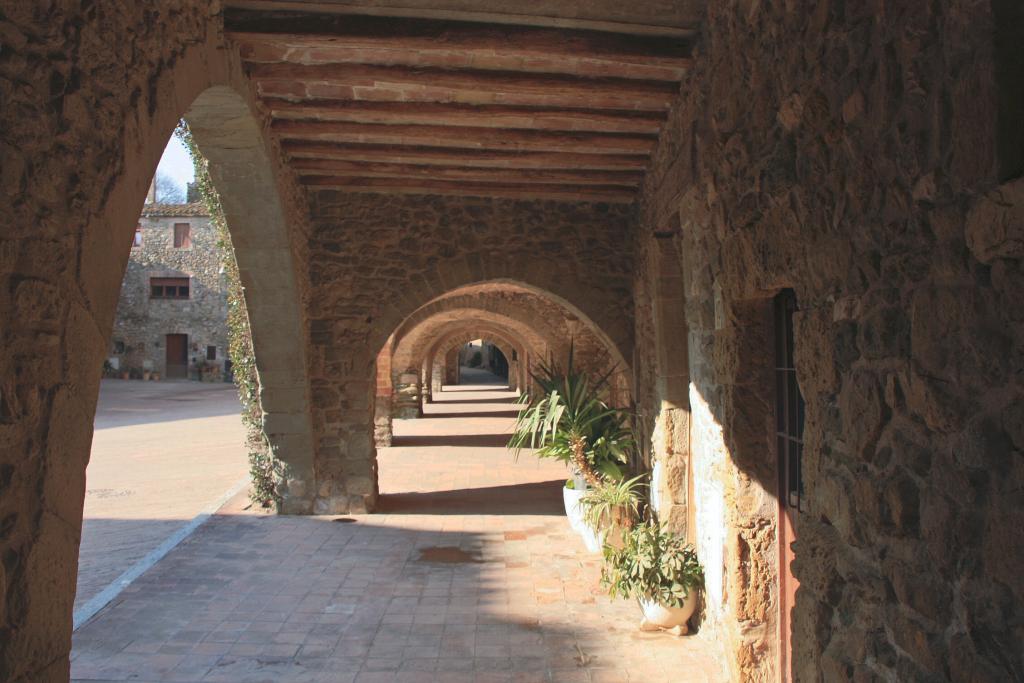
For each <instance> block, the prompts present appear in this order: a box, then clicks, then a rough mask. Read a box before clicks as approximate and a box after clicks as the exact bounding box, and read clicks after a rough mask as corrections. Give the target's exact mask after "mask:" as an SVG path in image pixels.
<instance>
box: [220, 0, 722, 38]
mask: <svg viewBox="0 0 1024 683" xmlns="http://www.w3.org/2000/svg"><path fill="white" fill-rule="evenodd" d="M705 1H706V0H683V1H682V2H680V0H674V2H671V3H668V4H666V3H655V11H653V12H652V11H647V12H644V11H643V10H644V9H645V6H644V5H640V6H636V5H632V6H626V7H623V6H621V3H605V4H610V5H613V6H614V8H607V7H606V8H603V9H602V8H599V7H597V5H598V4H599V3H594V2H590V1H588V2H586V3H584V6H583V7H581V6H580V4H581V3H578V2H572V1H570V0H554V2H543V3H539V2H536V1H534V2H531V3H529V4H527V5H525V6H517V5H510V4H509V3H507V2H485V1H474V2H473V3H470V5H469V6H471V7H472V9H469V6H467V3H466V2H465V0H454V1H449V2H441V3H439V2H437V0H428V1H426V2H424V1H422V0H421V1H413V2H409V1H404V2H397V3H394V2H387V3H381V2H379V0H366V1H363V0H326V1H323V0H321V1H317V0H302V3H301V4H298V3H296V1H295V0H226V1H225V3H224V5H225V7H226V8H227V9H228V12H229V13H230V12H232V11H236V10H242V11H244V10H249V11H258V12H260V13H263V14H267V13H270V12H284V13H291V14H295V13H296V9H301V10H302V12H303V13H304V14H305V15H306V16H309V15H310V14H316V15H317V16H331V15H345V16H359V17H390V18H392V19H412V20H417V21H419V20H431V21H443V22H448V23H450V22H459V23H475V24H484V25H486V26H492V25H499V26H505V25H509V26H536V27H541V28H548V29H554V30H577V29H578V30H586V31H598V32H602V33H613V34H622V35H630V36H644V37H663V38H664V37H670V38H676V39H680V40H689V39H692V38H693V37H694V36H695V35H696V33H697V27H698V26H699V25H700V22H701V19H702V18H703V16H704V7H703V2H705ZM545 5H546V6H545ZM595 10H596V11H595ZM229 16H231V15H230V14H229Z"/></svg>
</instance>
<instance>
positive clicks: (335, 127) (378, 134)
mask: <svg viewBox="0 0 1024 683" xmlns="http://www.w3.org/2000/svg"><path fill="white" fill-rule="evenodd" d="M271 131H272V132H273V133H275V134H276V135H278V136H279V137H281V138H284V139H290V140H319V141H333V142H361V143H370V144H385V145H417V146H423V147H456V148H467V149H513V150H537V151H554V152H575V151H578V150H580V149H585V150H588V151H595V152H601V153H606V154H644V153H649V152H650V151H651V150H652V149H654V143H655V142H656V140H657V138H656V137H655V136H647V135H629V134H621V133H565V132H561V131H547V130H504V131H501V133H500V134H496V133H495V131H494V130H493V129H490V128H467V127H461V128H460V127H454V126H419V125H405V124H396V125H382V124H375V123H346V122H341V121H339V122H334V121H281V120H278V121H274V122H273V123H272V124H271Z"/></svg>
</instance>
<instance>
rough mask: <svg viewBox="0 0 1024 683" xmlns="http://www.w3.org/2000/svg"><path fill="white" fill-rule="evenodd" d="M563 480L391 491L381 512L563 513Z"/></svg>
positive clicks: (379, 506) (380, 503) (382, 502)
mask: <svg viewBox="0 0 1024 683" xmlns="http://www.w3.org/2000/svg"><path fill="white" fill-rule="evenodd" d="M564 485H565V482H564V481H563V480H561V479H556V480H554V481H542V482H535V483H530V484H510V485H507V486H486V487H482V488H473V489H457V490H453V491H430V492H427V493H387V494H382V495H381V496H380V498H379V500H378V504H377V511H378V512H381V513H390V514H403V515H561V514H564V513H565V509H564V505H563V503H562V487H563V486H564Z"/></svg>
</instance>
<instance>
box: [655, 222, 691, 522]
mask: <svg viewBox="0 0 1024 683" xmlns="http://www.w3.org/2000/svg"><path fill="white" fill-rule="evenodd" d="M652 247H653V249H652V251H653V254H652V256H653V259H652V260H653V262H654V264H653V265H654V266H655V275H654V277H655V282H654V287H653V289H654V294H655V300H654V311H653V312H654V326H655V339H656V343H657V348H656V349H655V354H656V358H657V366H656V367H657V377H656V392H657V393H656V396H657V397H658V400H659V402H660V406H659V410H658V415H657V417H656V418H655V423H654V433H653V435H652V436H651V446H652V450H653V457H654V463H653V464H654V476H653V478H652V482H651V487H652V499H653V500H652V502H653V504H654V508H655V509H656V510H657V511H658V513H659V515H660V517H661V519H662V520H663V521H665V522H667V523H668V525H669V527H670V528H672V529H673V530H674V531H677V532H679V533H682V534H684V535H686V534H689V535H691V536H692V532H693V530H692V529H689V528H688V526H689V525H688V524H687V518H688V513H687V504H688V500H687V490H688V477H689V469H690V396H689V391H690V369H689V344H688V336H689V328H688V327H687V324H686V299H685V292H684V284H683V278H682V269H681V267H680V259H679V255H678V252H677V251H676V247H675V245H674V243H673V241H672V240H671V239H656V240H655V241H654V244H653V245H652Z"/></svg>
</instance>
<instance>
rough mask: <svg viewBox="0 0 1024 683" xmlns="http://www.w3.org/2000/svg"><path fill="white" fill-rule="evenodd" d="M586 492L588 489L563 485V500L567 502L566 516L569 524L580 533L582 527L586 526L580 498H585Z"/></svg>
mask: <svg viewBox="0 0 1024 683" xmlns="http://www.w3.org/2000/svg"><path fill="white" fill-rule="evenodd" d="M585 493H586V491H583V490H580V489H569V488H565V487H564V486H563V487H562V502H564V503H565V516H566V517H568V518H569V526H571V527H572V530H573V531H575V532H576V533H580V529H581V528H582V527H584V526H586V525H585V524H584V523H583V506H582V505H580V500H582V499H583V495H584V494H585Z"/></svg>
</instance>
